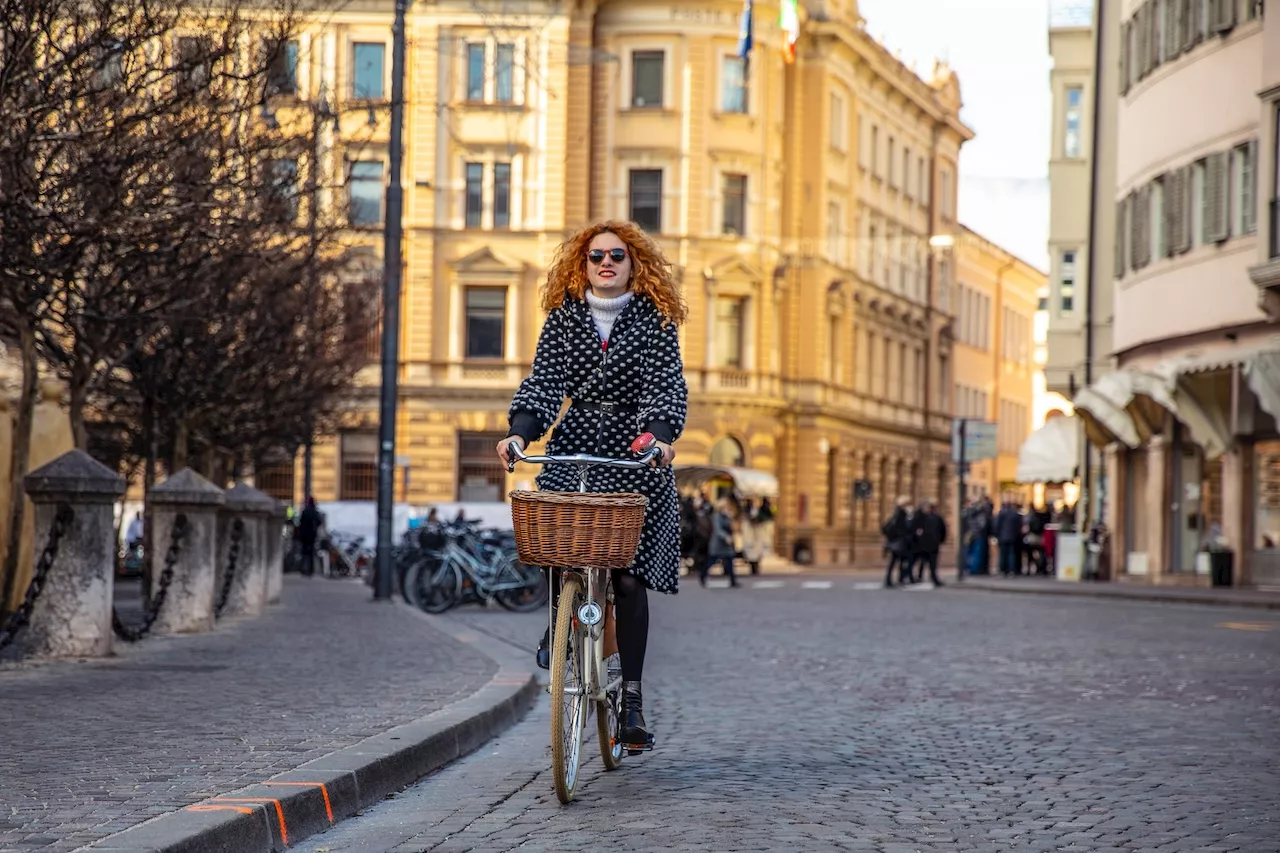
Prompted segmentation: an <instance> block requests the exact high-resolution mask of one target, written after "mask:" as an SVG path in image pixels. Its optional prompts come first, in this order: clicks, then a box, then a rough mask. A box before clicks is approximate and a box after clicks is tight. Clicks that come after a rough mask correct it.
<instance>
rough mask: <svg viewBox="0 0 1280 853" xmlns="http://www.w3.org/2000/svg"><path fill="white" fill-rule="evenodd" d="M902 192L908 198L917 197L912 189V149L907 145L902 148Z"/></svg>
mask: <svg viewBox="0 0 1280 853" xmlns="http://www.w3.org/2000/svg"><path fill="white" fill-rule="evenodd" d="M902 191H903V192H904V193H906V196H907V198H914V197H915V193H914V192H913V191H912V188H911V149H910V148H908V147H907V146H905V145H904V146H902Z"/></svg>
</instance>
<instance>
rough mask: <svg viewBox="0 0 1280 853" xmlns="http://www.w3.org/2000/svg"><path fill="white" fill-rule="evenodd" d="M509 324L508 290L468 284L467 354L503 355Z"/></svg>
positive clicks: (494, 356) (480, 355) (475, 355)
mask: <svg viewBox="0 0 1280 853" xmlns="http://www.w3.org/2000/svg"><path fill="white" fill-rule="evenodd" d="M506 327H507V291H506V288H502V287H468V288H467V358H502V357H503V355H504V354H505V347H504V345H503V342H504V341H505V339H506Z"/></svg>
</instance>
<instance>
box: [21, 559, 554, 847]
mask: <svg viewBox="0 0 1280 853" xmlns="http://www.w3.org/2000/svg"><path fill="white" fill-rule="evenodd" d="M535 640H536V638H535ZM117 648H118V649H119V654H118V655H117V656H116V657H115V658H113V659H110V660H102V661H89V662H73V661H67V662H54V663H42V664H21V665H16V664H13V663H9V664H0V851H5V853H9V851H22V853H26V851H34V850H42V851H49V853H56V852H57V851H69V850H72V849H74V848H76V847H78V846H80V845H83V844H87V843H90V842H92V841H94V840H96V839H99V838H102V837H105V836H107V835H110V834H112V833H115V832H119V831H121V830H123V829H126V828H128V827H130V826H133V825H135V824H138V823H140V822H142V821H144V820H147V819H148V818H151V817H153V816H155V815H159V814H163V813H165V812H169V811H172V810H174V809H178V808H181V807H183V806H186V805H189V804H191V803H194V802H198V801H199V800H202V799H204V798H207V797H210V796H215V795H218V794H221V793H224V792H226V791H229V790H233V789H235V788H239V787H241V786H244V785H247V784H250V783H253V782H256V781H259V780H262V779H265V778H267V777H268V776H270V775H272V774H275V773H279V772H281V771H284V770H289V769H292V768H294V767H297V766H298V765H300V764H302V763H304V762H307V761H309V760H311V759H314V758H318V757H320V756H323V755H326V754H328V753H330V752H333V751H334V750H337V749H341V748H343V747H347V746H350V745H352V744H354V743H356V742H358V741H360V740H362V739H364V738H366V737H369V736H370V735H374V734H378V733H381V732H383V731H385V730H386V729H388V728H391V727H393V726H396V725H400V724H403V723H407V722H409V721H411V720H414V719H416V718H418V717H422V716H424V715H426V714H429V713H431V712H433V711H436V710H438V709H440V708H442V707H443V706H445V705H447V704H450V703H451V702H453V701H456V700H458V699H460V698H462V697H465V696H468V695H470V694H471V693H473V692H474V691H475V690H477V689H478V688H480V687H481V686H483V685H484V684H485V683H486V682H488V680H489V678H490V677H491V676H492V675H493V673H494V671H495V670H496V665H495V664H494V663H493V662H492V661H491V660H489V659H488V658H487V657H485V656H483V655H482V654H480V653H479V652H477V651H475V650H474V649H472V648H469V647H467V646H466V645H464V644H462V643H459V642H457V641H455V640H453V639H452V638H450V637H448V636H446V635H444V634H442V633H441V632H439V631H437V630H435V629H433V628H431V627H430V625H428V624H427V622H426V621H425V620H422V619H420V618H418V616H417V615H416V614H414V613H413V612H412V611H410V610H408V609H405V608H400V607H393V606H390V605H382V604H373V603H370V601H369V593H368V588H367V587H364V586H362V585H360V584H357V583H353V582H350V581H329V580H323V579H319V578H314V579H310V580H306V579H302V578H298V577H296V576H288V577H286V586H285V590H284V599H283V603H282V604H280V605H277V606H272V607H271V608H269V610H268V611H267V613H266V614H265V615H264V616H262V617H260V618H257V619H245V620H225V622H224V623H220V624H219V626H218V628H217V630H216V631H215V632H213V633H211V634H206V635H201V636H190V637H156V638H151V639H148V640H146V641H145V642H143V643H141V644H139V645H138V646H124V647H117Z"/></svg>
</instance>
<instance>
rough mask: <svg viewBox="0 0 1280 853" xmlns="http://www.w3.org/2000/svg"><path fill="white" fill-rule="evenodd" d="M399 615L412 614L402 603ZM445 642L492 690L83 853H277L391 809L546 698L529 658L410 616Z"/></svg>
mask: <svg viewBox="0 0 1280 853" xmlns="http://www.w3.org/2000/svg"><path fill="white" fill-rule="evenodd" d="M396 606H399V607H409V605H408V604H405V603H403V602H400V601H397V602H396ZM410 609H412V610H413V612H414V613H415V614H417V615H418V616H420V617H422V618H424V619H426V620H428V621H429V622H430V623H431V625H432V626H433V627H434V628H436V629H437V630H439V631H440V632H441V633H443V634H446V635H447V636H450V637H452V638H453V639H454V640H456V641H458V642H461V643H466V644H467V645H469V646H471V647H472V648H474V649H476V650H477V651H479V652H480V653H481V654H483V655H485V656H486V657H488V658H490V659H491V660H493V661H494V662H495V663H497V664H498V671H497V672H496V673H495V674H494V676H493V678H492V679H490V681H489V683H488V684H486V685H485V686H484V687H481V688H480V689H479V690H477V691H476V692H475V693H473V694H471V695H470V696H468V697H467V698H465V699H461V700H459V701H457V702H454V703H453V704H451V705H448V706H446V707H444V708H442V709H440V710H439V711H436V712H435V713H433V714H429V715H427V716H425V717H421V718H419V719H417V720H414V721H413V722H410V723H405V724H404V725H401V726H397V727H395V728H393V729H390V730H388V731H385V732H383V733H381V734H378V735H374V736H372V737H369V738H366V739H365V740H362V741H360V742H359V743H356V744H353V745H352V746H349V747H347V748H346V749H340V750H338V751H337V752H333V753H330V754H329V755H326V756H324V757H323V758H317V759H315V760H314V761H309V762H307V763H306V764H304V765H302V766H301V767H299V768H297V769H296V770H291V771H288V772H286V773H281V774H279V775H277V776H273V777H271V778H270V779H268V780H266V781H265V782H261V783H258V784H256V785H250V786H248V787H245V788H240V789H239V790H236V791H231V792H229V793H226V794H222V795H220V796H217V797H213V798H210V799H207V800H204V801H202V802H199V803H196V804H194V805H190V806H187V807H185V808H183V809H181V810H179V811H175V812H169V813H168V814H165V815H161V816H160V817H157V818H153V819H152V820H149V821H147V822H146V823H142V824H139V825H138V826H134V827H130V828H129V829H126V830H124V831H123V832H119V833H116V834H115V835H111V836H108V837H107V838H103V839H100V840H99V841H96V842H94V843H93V844H90V845H88V846H85V847H81V848H79V849H78V850H77V851H76V853H81V851H84V853H90V851H92V853H126V851H127V853H276V851H284V850H285V849H287V848H288V847H289V846H290V845H292V844H295V843H297V842H298V841H300V840H301V839H303V838H306V837H308V836H311V835H315V834H316V833H318V832H323V831H325V830H327V829H329V828H330V827H331V826H333V825H334V824H336V823H337V822H338V821H340V820H345V819H346V818H349V817H352V816H354V815H356V814H357V813H359V812H360V811H361V810H362V809H367V808H369V807H371V806H373V805H376V804H377V803H379V802H381V801H382V800H383V799H384V798H385V797H387V796H388V795H390V794H393V793H395V792H396V791H400V790H403V789H404V788H406V787H408V786H409V785H412V784H413V783H414V782H417V781H418V780H419V779H422V778H423V777H424V776H427V775H429V774H431V773H433V772H435V771H436V770H439V769H440V768H442V767H444V766H445V765H447V764H449V763H450V762H452V761H455V760H456V759H459V758H461V757H463V756H465V755H467V754H468V753H470V752H472V751H473V750H475V749H477V748H479V747H480V746H481V745H483V744H484V743H485V741H487V740H489V739H490V738H493V737H495V736H496V735H498V734H499V733H501V732H502V731H504V730H505V729H507V728H509V727H510V726H512V725H514V724H515V723H516V722H518V721H519V720H520V719H521V718H522V717H523V716H524V715H525V713H526V712H527V711H528V710H529V709H530V708H531V707H532V706H533V703H534V699H535V697H536V696H537V694H538V691H539V684H538V680H537V677H536V676H535V675H534V674H533V673H532V672H531V671H530V667H529V665H528V658H527V656H526V655H520V654H517V653H516V651H515V650H514V649H513V648H512V647H511V646H510V645H509V644H508V643H505V642H503V641H501V640H497V639H494V638H492V637H489V636H486V635H484V634H481V633H478V632H476V631H473V630H470V629H469V628H467V627H465V626H463V625H461V624H460V623H456V622H453V621H452V620H450V619H448V618H447V617H440V616H430V615H428V614H425V613H421V612H419V611H418V610H416V609H414V608H410Z"/></svg>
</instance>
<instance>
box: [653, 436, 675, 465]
mask: <svg viewBox="0 0 1280 853" xmlns="http://www.w3.org/2000/svg"><path fill="white" fill-rule="evenodd" d="M653 446H654V447H657V448H660V449H661V450H662V455H661V456H659V457H658V458H657V459H654V460H653V463H652V464H653V466H654V467H656V468H666V467H667V466H668V465H670V464H671V463H672V462H673V461H675V458H676V449H675V448H674V447H672V446H671V445H669V444H667V443H666V442H665V441H655V442H654V443H653Z"/></svg>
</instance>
